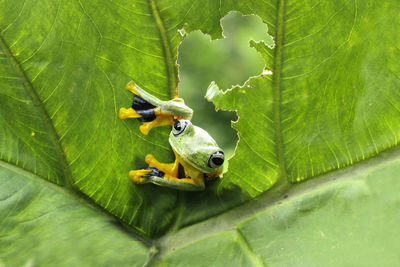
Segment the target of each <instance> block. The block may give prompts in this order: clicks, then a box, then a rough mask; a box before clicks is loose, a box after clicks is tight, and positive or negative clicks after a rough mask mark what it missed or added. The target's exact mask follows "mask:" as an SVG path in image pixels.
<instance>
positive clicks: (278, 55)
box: [272, 0, 287, 184]
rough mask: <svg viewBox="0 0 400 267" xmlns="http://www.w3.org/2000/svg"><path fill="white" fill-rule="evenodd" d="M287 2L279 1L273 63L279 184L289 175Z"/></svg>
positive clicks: (284, 181)
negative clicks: (284, 105)
mask: <svg viewBox="0 0 400 267" xmlns="http://www.w3.org/2000/svg"><path fill="white" fill-rule="evenodd" d="M284 16H285V0H277V9H276V33H275V53H274V62H273V70H272V72H273V80H272V88H273V103H274V104H273V110H274V126H275V127H274V128H275V141H276V150H277V155H278V162H279V178H280V179H278V182H279V183H283V184H286V183H287V173H286V166H285V161H284V152H283V140H282V130H281V88H280V85H281V69H282V67H281V65H282V53H283V32H284Z"/></svg>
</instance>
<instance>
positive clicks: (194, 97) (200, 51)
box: [178, 12, 273, 158]
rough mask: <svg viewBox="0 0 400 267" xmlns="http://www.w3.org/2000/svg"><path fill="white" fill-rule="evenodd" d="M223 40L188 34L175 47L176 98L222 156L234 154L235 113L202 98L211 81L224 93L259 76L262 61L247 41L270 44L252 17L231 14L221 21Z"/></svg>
mask: <svg viewBox="0 0 400 267" xmlns="http://www.w3.org/2000/svg"><path fill="white" fill-rule="evenodd" d="M221 24H222V27H223V34H224V36H225V38H224V39H221V40H212V41H211V40H210V37H209V36H207V35H204V34H203V33H201V32H200V31H196V32H191V33H190V34H188V35H187V36H186V38H185V39H184V40H183V42H182V43H181V45H180V47H179V54H178V55H179V56H178V63H179V65H180V67H179V76H180V83H179V96H180V97H182V98H184V99H185V103H186V104H187V105H188V106H190V107H191V108H193V110H194V115H193V119H192V122H193V123H194V124H195V125H198V126H199V127H201V128H203V129H205V130H206V131H208V132H209V133H210V134H211V136H213V138H214V139H215V140H216V141H217V143H218V144H219V145H220V146H221V147H222V148H223V149H224V151H225V154H226V157H227V158H229V157H230V156H231V155H233V153H234V149H235V146H236V143H237V139H238V137H237V134H236V131H235V130H234V129H232V128H231V121H235V120H237V116H236V113H235V112H229V111H218V112H216V111H215V107H214V105H213V104H212V103H210V102H208V101H207V100H206V99H205V98H204V95H205V93H206V90H207V88H208V86H209V85H210V83H211V81H215V82H216V83H217V85H218V86H219V88H221V89H223V90H226V89H228V88H231V87H232V86H234V85H237V84H244V82H245V81H246V80H248V79H249V77H251V76H256V75H260V74H261V73H262V71H263V68H264V66H265V62H264V60H263V58H262V57H261V56H260V55H259V54H258V53H257V51H256V50H255V49H254V48H251V47H250V46H249V41H250V40H255V41H261V40H264V42H265V43H266V44H267V45H272V44H273V40H272V38H271V37H270V36H269V35H268V34H267V26H266V24H264V23H263V22H262V21H261V19H260V18H259V17H257V16H255V15H247V16H243V15H242V14H240V13H238V12H231V13H229V14H228V15H226V16H225V17H224V18H223V19H222V20H221Z"/></svg>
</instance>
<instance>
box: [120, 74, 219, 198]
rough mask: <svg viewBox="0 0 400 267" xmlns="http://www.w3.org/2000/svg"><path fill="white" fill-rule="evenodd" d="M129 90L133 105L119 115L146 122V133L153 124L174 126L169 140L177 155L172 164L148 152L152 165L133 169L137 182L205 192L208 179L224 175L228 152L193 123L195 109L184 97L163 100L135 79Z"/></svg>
mask: <svg viewBox="0 0 400 267" xmlns="http://www.w3.org/2000/svg"><path fill="white" fill-rule="evenodd" d="M127 90H129V91H131V92H132V93H133V94H134V97H133V104H132V107H131V108H129V109H125V108H121V110H120V114H119V117H120V118H121V119H126V118H136V119H138V120H139V121H141V122H143V124H142V125H141V126H140V131H141V132H142V133H143V134H146V135H147V134H148V132H149V131H150V130H151V129H152V128H153V127H156V126H161V125H172V129H171V133H170V135H169V139H168V140H169V143H170V145H171V147H172V150H173V152H174V154H175V161H174V162H173V163H170V164H165V163H160V162H158V161H157V160H156V158H155V157H154V156H153V155H151V154H148V155H147V156H146V157H145V162H146V163H147V164H148V165H149V167H148V168H146V169H142V170H132V171H130V172H129V177H130V178H131V179H132V180H133V182H135V183H136V184H144V183H153V184H157V185H160V186H166V187H170V188H174V189H178V190H185V191H201V190H204V189H205V184H204V182H205V181H207V180H210V179H215V178H219V177H220V175H221V174H222V168H223V163H224V152H223V151H222V149H221V148H220V147H219V146H218V145H217V143H216V142H215V140H214V139H213V138H212V137H211V136H210V134H208V132H206V131H205V130H203V129H202V128H200V127H197V126H195V125H193V124H192V123H191V122H190V119H191V118H192V114H193V111H192V109H190V108H189V107H187V106H186V105H185V103H184V101H183V99H180V98H175V99H172V100H169V101H162V100H160V99H158V98H156V97H155V96H153V95H151V94H149V93H147V92H146V91H144V90H143V89H141V88H140V87H139V86H137V85H136V84H134V83H133V82H130V83H128V85H127ZM180 166H181V167H182V169H183V170H182V169H181V170H180Z"/></svg>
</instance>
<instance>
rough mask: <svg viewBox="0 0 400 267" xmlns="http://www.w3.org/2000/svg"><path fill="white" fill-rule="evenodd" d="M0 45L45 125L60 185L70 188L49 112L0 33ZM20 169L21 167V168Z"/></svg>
mask: <svg viewBox="0 0 400 267" xmlns="http://www.w3.org/2000/svg"><path fill="white" fill-rule="evenodd" d="M0 46H1V47H2V49H3V51H4V54H5V55H6V56H7V58H8V60H9V62H10V63H11V65H12V67H13V68H14V70H15V72H16V73H17V74H18V76H19V78H20V80H21V81H22V82H23V84H24V87H25V89H26V92H27V93H28V95H29V96H30V98H31V99H32V102H33V103H34V104H35V106H36V107H37V109H38V110H39V113H40V118H41V119H42V121H43V122H44V124H45V125H46V128H47V131H48V133H49V136H50V139H51V141H52V142H53V145H54V148H55V149H56V154H57V157H58V161H59V163H60V165H61V166H60V169H61V170H62V173H63V178H64V179H63V181H64V183H63V184H62V185H63V186H66V187H68V188H71V189H72V188H73V183H72V179H71V175H70V172H69V169H68V163H67V159H66V157H65V153H64V150H63V149H62V146H61V143H60V141H59V140H60V139H59V137H58V134H57V132H56V129H55V128H54V125H53V123H52V120H51V118H50V116H49V114H48V113H47V111H46V109H45V108H44V105H43V102H42V101H41V100H40V98H39V96H38V94H37V93H36V91H35V90H34V88H33V85H32V83H31V82H30V81H29V79H28V77H27V75H26V73H25V71H24V70H23V68H22V66H21V64H20V63H19V62H18V60H17V59H16V58H15V56H14V55H13V53H12V52H11V50H10V48H9V46H8V45H7V43H6V41H5V40H4V38H3V36H2V35H1V34H0ZM18 168H21V167H20V166H18ZM21 169H23V168H21Z"/></svg>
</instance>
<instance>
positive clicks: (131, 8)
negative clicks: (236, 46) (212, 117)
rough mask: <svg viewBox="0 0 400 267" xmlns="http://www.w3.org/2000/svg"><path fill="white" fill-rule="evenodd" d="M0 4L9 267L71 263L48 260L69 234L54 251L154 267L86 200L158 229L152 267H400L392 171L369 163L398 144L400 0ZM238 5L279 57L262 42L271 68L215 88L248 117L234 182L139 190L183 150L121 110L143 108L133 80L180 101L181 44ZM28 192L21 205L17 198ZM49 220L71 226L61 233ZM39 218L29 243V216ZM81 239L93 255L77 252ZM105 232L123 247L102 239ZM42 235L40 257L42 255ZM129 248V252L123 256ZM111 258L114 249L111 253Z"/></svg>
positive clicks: (0, 111)
mask: <svg viewBox="0 0 400 267" xmlns="http://www.w3.org/2000/svg"><path fill="white" fill-rule="evenodd" d="M0 6H1V9H0V88H1V92H0V126H1V127H0V131H1V132H0V159H1V162H2V163H1V164H2V166H5V167H6V168H7V170H4V169H2V173H1V175H0V181H1V184H2V186H1V187H0V195H1V196H4V197H2V201H1V202H0V213H1V215H2V216H1V218H2V219H1V221H0V226H1V228H0V229H5V230H4V231H5V232H6V233H2V237H1V238H0V244H1V248H3V247H6V248H7V250H3V249H1V250H0V251H1V254H0V255H1V257H2V259H1V261H0V264H2V263H3V262H4V263H6V264H9V263H10V264H12V265H14V264H17V265H21V264H29V263H30V262H29V261H28V262H26V261H23V259H22V260H21V259H19V257H17V255H18V256H19V255H20V253H27V255H28V256H27V258H28V257H34V259H35V260H34V264H35V263H36V261H38V262H39V263H44V264H46V263H49V262H54V261H56V262H57V261H61V262H63V260H65V259H64V258H60V257H61V256H60V255H61V254H58V253H55V254H54V255H50V254H49V253H50V249H51V248H52V247H54V246H55V245H54V246H53V244H54V242H55V241H54V240H56V239H57V237H59V238H58V239H63V238H65V237H68V238H70V239H68V238H67V241H65V242H67V243H63V245H61V246H62V249H60V250H64V247H66V248H68V251H70V254H73V255H82V261H87V263H90V265H91V264H92V263H99V264H100V262H101V263H103V262H105V263H109V264H111V265H113V264H114V262H115V265H117V264H118V263H119V260H121V262H122V261H123V262H133V263H136V264H142V263H143V262H145V261H146V257H147V254H148V252H147V249H146V248H144V247H143V246H142V245H140V244H138V243H137V242H136V241H134V240H136V238H132V237H131V236H130V233H122V232H120V231H119V230H118V229H115V227H113V226H111V225H110V224H108V223H106V221H107V220H108V219H105V217H104V215H102V214H98V210H96V211H93V210H90V209H89V208H87V207H85V205H84V204H83V203H86V204H89V205H90V206H92V204H93V203H92V201H93V202H95V203H96V204H97V205H98V206H99V207H102V209H104V210H105V211H107V212H109V213H110V214H113V215H114V216H115V217H116V218H118V219H119V220H121V221H122V222H124V223H126V224H129V225H130V226H132V227H133V228H134V229H135V233H142V234H145V235H147V236H150V237H152V236H161V235H163V237H162V238H161V239H159V240H155V241H154V240H153V241H151V242H150V241H149V242H150V243H155V245H157V246H158V247H159V248H160V254H158V256H156V257H155V258H153V261H152V263H160V264H164V263H165V264H172V265H176V264H178V263H179V264H183V265H184V264H185V263H193V264H194V263H198V264H202V263H203V262H202V259H203V257H206V256H204V255H212V256H213V257H214V255H215V257H219V258H218V260H217V261H215V262H216V263H218V262H219V261H224V260H225V259H226V261H224V263H225V262H226V264H227V263H228V262H229V261H232V262H233V263H235V262H239V261H240V262H242V263H243V264H246V265H247V264H248V265H251V264H252V265H262V264H271V265H273V264H276V265H280V264H296V263H298V262H297V261H296V260H299V262H301V263H305V265H310V264H313V263H315V262H324V263H330V262H332V264H334V263H339V264H341V265H348V264H352V265H354V264H356V263H360V262H361V263H365V264H368V263H370V262H373V261H372V259H371V257H372V256H373V255H375V254H373V252H374V251H379V252H380V253H381V255H384V258H381V257H380V256H379V258H377V257H378V256H377V257H375V258H373V259H376V261H374V262H376V263H377V264H380V263H381V264H393V265H394V264H396V263H397V264H398V262H399V261H400V259H399V258H398V257H397V258H396V256H395V252H394V251H395V250H396V249H397V245H396V244H397V243H395V241H394V237H396V236H398V232H396V231H397V229H394V228H396V224H395V221H396V219H398V218H397V217H396V216H397V214H396V209H397V206H398V205H397V204H398V203H399V200H398V198H397V197H396V195H397V190H396V189H397V186H398V183H397V181H396V171H397V168H396V163H397V164H398V160H397V159H396V160H395V161H390V160H388V159H386V160H387V161H390V163H388V164H387V165H384V164H383V165H382V164H372V165H373V166H372V167H369V166H368V165H369V163H370V162H372V161H371V160H370V159H369V158H371V157H374V156H376V155H378V154H379V153H381V152H383V151H384V150H386V149H388V148H390V147H395V146H397V144H398V135H399V133H400V121H399V120H398V116H399V111H400V94H399V92H398V90H396V89H397V88H398V87H399V85H400V79H399V73H400V67H399V66H400V65H399V64H398V62H400V53H399V51H400V48H399V44H400V42H399V41H400V37H399V35H398V34H397V33H398V32H400V26H399V25H400V24H399V23H398V18H399V17H398V10H399V4H398V1H395V0H390V1H385V2H382V1H376V0H367V1H356V0H354V1H350V0H336V1H323V2H321V1H317V0H309V1H285V0H276V1H272V0H267V1H258V0H255V1H228V0H224V1H212V0H207V1H168V0H160V1H156V0H148V1H144V2H143V1H142V2H140V1H126V0H125V1H123V0H119V1H108V2H104V1H101V2H100V1H96V0H88V1H81V0H78V1H50V0H42V1H24V2H22V1H5V0H0ZM232 10H236V11H240V12H241V13H243V14H256V15H258V16H259V17H260V18H261V19H262V20H263V21H264V22H265V23H266V24H267V25H268V31H269V34H270V35H271V36H272V37H273V39H274V41H275V47H274V48H273V49H272V48H270V47H268V46H267V45H266V44H265V43H263V42H254V41H252V42H250V45H251V46H252V47H254V48H255V49H256V50H257V51H258V52H259V53H260V54H261V56H262V57H263V58H264V60H265V62H266V70H268V71H271V72H272V74H270V73H269V72H268V71H265V75H262V76H259V77H254V78H251V79H250V80H249V81H248V82H247V83H246V84H245V85H243V86H241V87H234V88H232V89H230V90H228V91H224V93H222V92H221V91H220V90H218V89H217V87H215V86H213V87H211V89H210V90H209V99H210V100H213V101H214V103H215V104H216V106H217V108H220V109H229V110H236V112H237V114H238V118H239V119H238V121H237V122H236V123H234V128H235V129H236V130H237V131H238V135H239V142H238V146H237V149H236V153H235V155H234V157H233V158H232V159H230V160H229V170H228V172H227V173H226V174H225V176H224V178H223V179H222V180H221V181H215V182H213V183H210V184H209V186H208V188H207V190H206V191H205V192H201V193H187V192H180V193H177V192H176V191H174V190H170V189H166V188H161V187H156V186H154V185H143V186H136V185H134V184H133V183H132V182H131V181H130V180H129V178H128V175H127V174H128V172H129V170H131V169H140V168H143V167H145V166H146V164H145V163H144V157H145V155H146V154H148V153H152V154H154V155H156V156H157V158H158V159H159V160H160V161H161V162H170V161H172V158H173V154H172V153H171V150H170V147H169V144H168V132H169V129H167V128H168V127H164V128H156V129H154V130H152V131H151V133H150V134H149V135H148V136H143V135H142V134H140V132H139V129H138V126H139V123H138V122H137V121H134V120H130V121H121V120H119V119H118V116H117V115H118V114H117V113H118V109H119V108H120V107H127V106H129V105H130V104H131V103H130V102H131V97H132V96H131V94H130V93H129V92H127V91H125V90H124V86H125V84H126V83H127V82H128V81H129V80H134V81H135V82H137V83H138V84H139V85H140V86H141V87H143V88H145V89H146V90H148V91H149V92H150V93H152V94H154V95H156V96H157V97H160V98H162V99H170V98H171V97H172V95H173V92H174V90H175V87H176V86H177V83H178V69H177V67H176V65H175V62H176V58H177V47H178V46H179V44H180V42H181V41H182V39H183V38H184V37H183V36H182V35H181V33H182V32H190V31H193V30H197V29H199V30H201V31H202V32H203V33H206V34H209V35H210V36H211V37H212V38H213V39H215V38H221V37H222V28H221V26H220V19H221V18H222V17H223V16H224V15H226V14H227V13H228V12H229V11H232ZM178 30H181V31H178ZM388 155H389V156H388V157H389V158H391V157H394V156H396V157H398V156H397V155H395V154H393V153H392V154H388ZM364 161H365V162H364ZM357 162H362V163H361V164H360V165H356V166H355V167H354V170H359V171H360V174H357V175H353V176H351V177H348V178H341V177H342V176H343V174H342V173H341V172H340V169H342V168H344V167H346V166H349V165H353V164H355V163H357ZM10 166H11V167H10ZM371 170H373V172H372V173H371V174H368V172H369V171H371ZM329 171H334V172H333V173H332V174H331V175H332V176H330V175H325V173H327V172H329ZM355 172H356V171H354V173H355ZM350 173H352V172H350ZM354 173H353V174H354ZM316 176H321V177H320V178H319V179H316V180H314V181H313V180H312V181H306V182H305V183H301V184H292V183H295V182H299V181H303V180H307V179H309V178H313V177H316ZM32 177H35V178H34V179H35V181H32V180H31V178H32ZM329 177H331V178H329ZM332 177H333V178H332ZM40 179H42V180H43V181H42V182H40V183H38V181H40ZM329 179H331V180H332V181H331V180H329ZM335 179H336V180H335ZM274 185H275V186H274ZM271 187H272V188H271ZM20 188H21V189H20ZM17 189H20V190H22V191H21V193H20V194H23V195H22V196H23V198H22V199H21V201H18V199H16V200H15V199H14V198H13V197H12V196H15V195H16V194H17V193H15V191H17ZM269 189H271V190H269ZM26 190H28V192H26ZM267 190H269V191H268V192H266V191H267ZM32 192H33V193H32ZM34 192H37V194H35V193H34ZM63 192H67V193H68V194H64V193H63ZM265 192H266V193H265ZM286 192H289V193H288V194H289V199H288V200H284V201H283V202H282V204H281V203H280V202H279V201H280V200H281V199H282V198H283V196H284V195H285V193H286ZM291 192H295V196H293V198H292V196H291V195H292V194H291ZM81 193H83V194H82V195H81ZM263 193H264V194H263ZM261 194H263V195H261ZM36 195H39V197H38V201H37V202H36V201H34V200H35V198H34V196H36ZM83 195H85V196H87V197H83ZM260 195H261V196H260ZM8 196H10V197H9V198H7V197H8ZM71 196H78V197H77V198H79V199H80V202H76V200H72V199H70V198H71ZM256 196H259V197H258V198H256V199H254V198H255V197H256ZM3 198H4V199H3ZM5 198H7V199H5ZM22 200H23V201H22ZM50 200H52V201H50ZM53 200H56V201H53ZM249 200H251V201H249ZM246 201H248V203H247V204H245V206H243V207H239V208H236V209H233V208H234V207H236V206H239V205H240V204H242V203H244V202H246ZM48 203H52V205H55V206H52V205H49V204H48ZM58 203H64V204H65V205H66V207H64V206H65V205H64V206H56V205H57V204H58ZM9 205H11V206H12V207H14V208H11V207H10V206H9ZM71 206H74V207H76V208H75V209H76V210H77V211H76V212H75V209H74V210H72V209H70V208H68V207H71ZM389 207H390V208H389ZM50 208H54V216H55V217H56V218H58V217H57V216H59V217H60V220H62V219H63V220H64V221H66V222H68V223H67V224H66V225H65V226H63V225H61V224H59V223H58V224H57V221H53V220H52V221H50V220H49V218H47V217H46V216H45V215H46V214H47V213H48V212H51V211H52V210H50ZM230 209H231V211H230V212H229V213H227V214H223V215H221V216H219V217H217V218H215V219H209V218H210V217H213V216H215V215H218V214H221V213H223V212H226V211H228V210H230ZM13 212H15V213H16V214H13ZM3 213H4V215H3ZM393 213H395V215H393ZM83 215H84V217H82V216H83ZM15 216H16V217H15ZM40 216H44V217H40ZM274 216H279V217H278V219H274V218H276V217H274ZM374 216H376V218H377V219H376V221H374V223H375V224H376V228H375V229H371V228H369V227H368V223H369V220H370V218H371V217H374ZM38 217H40V218H42V219H40V220H36V221H33V222H34V225H32V224H30V226H29V227H32V228H29V231H28V232H27V233H25V230H26V228H24V227H26V226H25V225H24V224H23V223H22V222H23V221H26V220H29V219H30V218H38ZM392 218H394V220H392ZM14 219H15V220H18V222H19V221H21V223H20V224H17V226H15V225H14V221H12V220H14ZM207 219H208V220H207ZM202 220H206V221H205V222H204V223H200V224H197V225H195V226H191V227H188V228H185V229H181V228H183V227H184V226H188V225H191V224H194V223H196V222H199V221H202ZM21 225H22V226H21ZM91 226H92V227H91ZM10 227H16V229H10ZM60 227H62V228H60ZM71 229H72V230H71ZM90 229H94V230H93V231H95V233H96V234H95V235H93V236H91V237H90V236H89V233H88V231H90ZM353 229H354V230H353ZM78 230H79V231H82V235H83V236H84V237H86V236H89V237H88V241H90V243H89V242H88V243H86V244H85V243H82V247H80V246H76V242H73V241H74V239H75V235H78V236H77V237H76V238H78V237H79V236H80V235H79V234H80V233H79V232H77V231H78ZM178 230H179V231H178ZM13 231H15V234H16V235H17V236H18V238H16V239H15V240H16V243H15V244H14V243H13V244H10V243H9V241H8V239H7V238H8V237H7V236H6V237H4V238H3V235H8V234H9V232H13ZM352 231H353V232H352ZM174 232H175V233H174ZM49 233H54V239H53V238H50V237H49ZM86 233H87V234H86ZM353 235H354V238H352V236H353ZM111 236H116V239H115V240H117V241H115V240H114V238H113V239H112V240H113V241H112V242H113V244H114V245H115V247H108V244H105V242H104V240H110V239H111ZM135 236H136V235H135ZM100 237H101V238H100ZM103 237H104V238H105V239H104V240H103V239H102V238H103ZM327 237H328V238H330V239H328V238H327ZM11 238H14V237H13V236H11ZM30 238H31V239H30ZM107 238H108V239H107ZM189 238H190V239H189ZM296 238H297V239H296ZM303 238H304V239H303ZM33 239H35V241H36V240H37V241H36V242H40V245H41V247H43V248H44V249H41V250H40V252H38V253H36V252H37V251H36V250H35V249H36V248H35V247H32V244H35V243H34V242H30V241H31V240H33ZM63 240H64V239H63ZM375 240H376V242H375ZM385 240H388V241H387V243H386V241H385ZM132 241H133V242H132ZM360 241H364V242H362V243H361V242H360ZM103 242H104V243H103ZM115 242H118V243H117V244H115ZM119 242H120V243H119ZM129 242H130V244H131V246H130V247H129V249H132V251H131V250H127V252H126V254H123V255H121V257H116V256H115V255H117V256H119V253H120V251H121V248H122V247H125V244H126V243H129ZM176 243H180V244H179V246H174V245H170V244H176ZM215 244H217V245H219V246H215ZM371 244H372V245H371ZM386 244H390V245H391V246H388V247H386ZM28 245H29V246H31V248H29V249H28ZM89 245H93V251H92V250H90V249H91V248H92V247H90V246H89ZM336 245H337V246H336ZM367 245H369V247H367ZM216 247H217V248H220V251H218V250H217V249H216ZM382 247H385V249H382ZM105 248H107V249H110V253H109V254H104V255H101V256H100V255H99V254H101V252H100V251H104V249H105ZM173 248H176V251H175V252H171V250H172V249H173ZM282 248H283V249H282ZM24 249H25V250H24ZM357 249H360V251H361V252H359V251H358V250H357ZM282 250H283V251H284V252H282ZM3 251H6V252H5V253H10V254H5V253H3ZM133 251H134V253H133ZM130 252H132V253H130ZM315 252H318V253H320V254H323V255H319V254H318V255H319V256H316V254H315ZM80 253H81V254H80ZM286 253H287V254H286ZM356 253H358V254H357V255H358V256H357V257H354V256H353V255H356ZM338 255H339V256H338ZM340 255H344V256H343V257H342V258H340ZM131 256H132V257H133V258H131ZM228 256H229V257H228ZM189 257H190V258H189ZM210 259H211V257H210V258H209V259H207V260H210ZM74 260H76V262H78V260H79V257H77V258H76V259H74ZM97 260H98V261H97ZM107 260H109V261H107ZM124 260H126V261H124ZM386 260H387V262H386ZM293 261H294V262H293ZM64 262H65V264H69V262H66V260H65V261H64ZM64 262H63V263H64ZM74 263H75V262H74ZM211 263H212V262H210V264H211Z"/></svg>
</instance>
